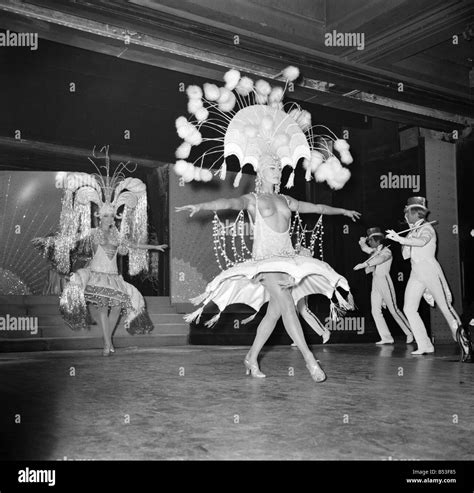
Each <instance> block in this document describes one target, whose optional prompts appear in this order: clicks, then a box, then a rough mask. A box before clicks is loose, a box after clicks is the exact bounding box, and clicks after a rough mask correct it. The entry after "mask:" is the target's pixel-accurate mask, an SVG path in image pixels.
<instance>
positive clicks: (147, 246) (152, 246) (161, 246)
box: [129, 243, 168, 252]
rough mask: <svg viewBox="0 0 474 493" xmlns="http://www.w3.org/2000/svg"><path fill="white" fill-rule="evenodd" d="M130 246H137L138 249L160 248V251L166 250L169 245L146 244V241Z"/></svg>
mask: <svg viewBox="0 0 474 493" xmlns="http://www.w3.org/2000/svg"><path fill="white" fill-rule="evenodd" d="M129 247H130V248H136V249H138V250H158V251H159V252H164V251H165V249H166V248H168V245H146V244H144V243H135V244H133V243H131V244H130V245H129Z"/></svg>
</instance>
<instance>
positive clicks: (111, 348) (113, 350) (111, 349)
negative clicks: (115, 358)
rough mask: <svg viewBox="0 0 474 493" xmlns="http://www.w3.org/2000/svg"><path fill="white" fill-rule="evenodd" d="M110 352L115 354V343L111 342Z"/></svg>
mask: <svg viewBox="0 0 474 493" xmlns="http://www.w3.org/2000/svg"><path fill="white" fill-rule="evenodd" d="M110 352H111V353H112V354H114V353H115V348H114V345H113V344H112V343H110Z"/></svg>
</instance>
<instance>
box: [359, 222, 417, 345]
mask: <svg viewBox="0 0 474 493" xmlns="http://www.w3.org/2000/svg"><path fill="white" fill-rule="evenodd" d="M383 239H384V234H383V233H382V231H381V230H380V228H377V227H375V228H369V229H368V230H367V237H366V238H364V237H362V238H360V240H359V246H360V248H361V250H362V251H363V252H365V253H368V254H369V255H370V258H369V259H367V260H366V261H365V262H363V263H361V264H357V265H356V266H355V267H354V270H359V269H364V268H365V273H366V274H369V273H372V292H371V294H370V304H371V307H372V317H374V321H375V326H376V327H377V331H378V333H379V335H380V341H378V342H376V343H375V344H380V345H381V344H393V342H394V340H393V337H392V334H391V333H390V331H389V329H388V326H387V322H386V321H385V318H384V316H383V314H382V308H384V307H386V308H388V310H389V311H390V313H391V314H392V317H393V318H394V320H395V322H397V324H398V325H399V326H400V328H401V329H402V331H403V332H404V333H405V335H406V342H407V344H410V343H412V342H413V334H412V333H411V330H410V326H409V324H408V320H407V319H406V317H405V315H404V314H403V313H402V311H401V310H400V309H399V308H398V306H397V298H396V295H395V289H394V287H393V283H392V278H391V277H390V267H391V265H392V252H391V251H390V248H388V247H386V246H384V245H383Z"/></svg>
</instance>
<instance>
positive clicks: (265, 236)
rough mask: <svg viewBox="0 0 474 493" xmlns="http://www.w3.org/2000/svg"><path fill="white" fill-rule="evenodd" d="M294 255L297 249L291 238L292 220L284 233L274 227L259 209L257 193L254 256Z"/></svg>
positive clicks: (260, 257)
mask: <svg viewBox="0 0 474 493" xmlns="http://www.w3.org/2000/svg"><path fill="white" fill-rule="evenodd" d="M294 255H295V250H294V248H293V245H292V244H291V238H290V221H289V224H288V229H287V230H286V231H284V232H283V233H280V232H278V231H275V230H274V229H272V228H271V227H270V226H269V225H268V224H267V222H266V221H265V218H264V217H263V216H262V215H261V213H260V211H259V210H258V198H257V195H256V194H255V223H254V224H253V248H252V258H254V259H256V260H258V259H263V258H269V257H273V256H284V257H293V256H294Z"/></svg>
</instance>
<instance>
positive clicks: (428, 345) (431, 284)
mask: <svg viewBox="0 0 474 493" xmlns="http://www.w3.org/2000/svg"><path fill="white" fill-rule="evenodd" d="M428 213H429V211H428V209H427V207H426V199H425V198H424V197H411V198H409V199H408V202H407V205H406V206H405V220H406V222H407V223H408V224H409V225H410V229H411V231H410V232H409V233H408V235H407V236H406V237H403V236H400V235H398V234H397V233H396V232H395V231H393V230H387V233H388V234H387V238H388V239H390V240H393V241H397V242H398V243H400V244H401V245H403V247H402V255H403V258H404V259H407V258H410V259H411V274H410V278H409V280H408V283H407V286H406V290H405V305H404V307H403V311H404V312H405V314H406V316H407V318H408V321H409V323H410V327H411V329H412V331H413V335H414V336H415V340H416V342H417V344H418V349H417V350H416V351H413V352H412V354H429V353H433V352H434V346H433V344H432V342H431V340H430V338H429V337H428V334H427V332H426V327H425V325H424V323H423V321H422V320H421V317H420V315H419V314H418V308H419V305H420V301H421V297H422V296H424V297H425V300H426V301H427V302H428V303H429V304H430V305H431V306H434V302H436V303H437V305H438V307H439V309H440V310H441V312H442V313H443V316H444V318H445V319H446V321H447V322H448V324H449V327H450V329H451V333H452V336H453V339H454V340H455V341H457V342H458V344H459V347H460V349H461V358H460V359H461V361H462V362H471V361H472V344H471V340H470V334H469V330H465V329H464V327H463V326H462V323H461V319H460V318H459V315H458V314H457V313H456V311H455V310H454V308H453V306H452V304H451V302H452V296H451V292H450V290H449V287H448V283H447V281H446V278H445V276H444V273H443V270H442V269H441V266H440V265H439V263H438V261H437V260H436V257H435V253H436V232H435V230H434V228H433V226H432V225H431V224H429V223H427V222H426V216H427V215H428Z"/></svg>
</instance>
